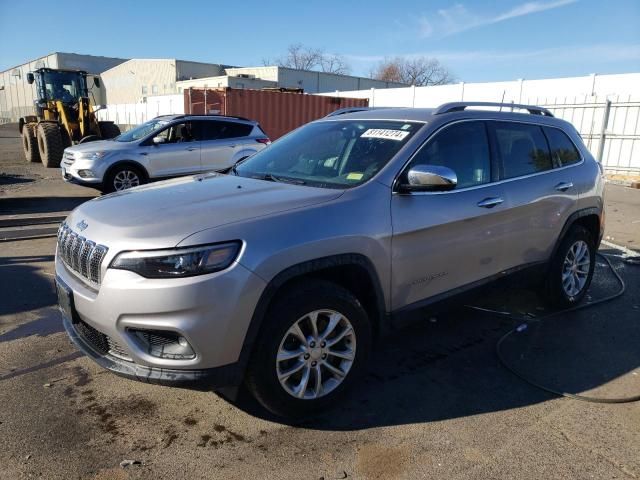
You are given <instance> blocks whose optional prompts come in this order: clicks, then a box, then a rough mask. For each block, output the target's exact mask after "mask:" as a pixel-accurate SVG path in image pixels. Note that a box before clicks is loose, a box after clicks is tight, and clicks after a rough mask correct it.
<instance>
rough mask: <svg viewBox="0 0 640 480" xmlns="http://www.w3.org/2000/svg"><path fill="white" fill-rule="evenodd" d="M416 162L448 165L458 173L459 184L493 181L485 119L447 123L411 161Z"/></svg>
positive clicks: (462, 186) (468, 185)
mask: <svg viewBox="0 0 640 480" xmlns="http://www.w3.org/2000/svg"><path fill="white" fill-rule="evenodd" d="M413 165H439V166H443V167H449V168H450V169H451V170H453V171H454V172H455V174H456V176H457V177H458V184H457V186H456V188H465V187H472V186H474V185H482V184H484V183H488V182H490V181H491V155H490V153H489V141H488V138H487V130H486V127H485V124H484V122H481V121H470V122H461V123H456V124H453V125H451V126H448V127H445V128H444V129H443V130H441V131H440V132H439V133H437V134H436V136H435V137H434V138H433V139H432V140H430V141H429V142H428V143H427V144H426V145H425V146H424V147H423V148H422V149H421V150H420V151H419V152H418V153H417V154H416V156H415V157H414V159H413V160H412V161H411V166H413Z"/></svg>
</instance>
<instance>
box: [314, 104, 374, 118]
mask: <svg viewBox="0 0 640 480" xmlns="http://www.w3.org/2000/svg"><path fill="white" fill-rule="evenodd" d="M367 110H371V107H345V108H339V109H338V110H334V111H333V112H329V113H328V114H327V115H326V116H325V118H327V117H337V116H338V115H344V114H347V113H355V112H366V111H367Z"/></svg>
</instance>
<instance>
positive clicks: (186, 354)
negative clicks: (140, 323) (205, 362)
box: [128, 328, 196, 360]
mask: <svg viewBox="0 0 640 480" xmlns="http://www.w3.org/2000/svg"><path fill="white" fill-rule="evenodd" d="M128 331H129V332H130V333H131V334H133V339H134V340H135V342H136V343H137V344H138V346H139V347H140V348H142V350H144V351H145V352H146V353H148V354H149V355H151V356H153V357H157V358H166V359H169V360H191V359H193V358H195V357H196V353H195V352H194V351H193V347H191V344H190V343H189V341H188V340H187V339H186V338H185V337H183V336H182V335H180V334H179V333H176V332H171V331H168V330H142V329H137V328H131V329H129V330H128Z"/></svg>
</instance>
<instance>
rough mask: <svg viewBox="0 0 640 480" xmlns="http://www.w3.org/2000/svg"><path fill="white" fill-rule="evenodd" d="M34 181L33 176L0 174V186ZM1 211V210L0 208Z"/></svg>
mask: <svg viewBox="0 0 640 480" xmlns="http://www.w3.org/2000/svg"><path fill="white" fill-rule="evenodd" d="M31 182H35V179H33V178H25V177H23V176H22V175H8V174H5V173H1V174H0V186H2V185H14V184H17V183H31ZM0 211H1V210H0Z"/></svg>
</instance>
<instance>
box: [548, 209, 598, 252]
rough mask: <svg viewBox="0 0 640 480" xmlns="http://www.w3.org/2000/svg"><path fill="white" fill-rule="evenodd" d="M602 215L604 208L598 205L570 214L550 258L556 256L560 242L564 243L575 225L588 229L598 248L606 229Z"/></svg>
mask: <svg viewBox="0 0 640 480" xmlns="http://www.w3.org/2000/svg"><path fill="white" fill-rule="evenodd" d="M602 215H603V212H602V210H601V209H599V208H597V207H590V208H585V209H582V210H578V211H576V212H573V213H572V214H571V215H569V218H567V221H566V222H565V223H564V226H563V227H562V230H561V232H560V235H559V236H558V238H557V240H556V243H555V245H554V247H553V251H552V252H551V256H550V257H549V258H550V259H551V258H553V257H554V256H555V254H556V252H557V250H558V247H559V246H560V243H562V239H563V238H564V237H565V235H566V234H567V232H568V231H569V230H570V229H571V227H573V226H574V225H580V226H582V227H584V228H586V229H587V231H588V232H589V233H590V234H591V235H592V236H593V238H594V240H595V241H596V249H597V248H598V247H599V246H600V240H602V232H603V230H604V229H603V227H602V226H601V218H602Z"/></svg>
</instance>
